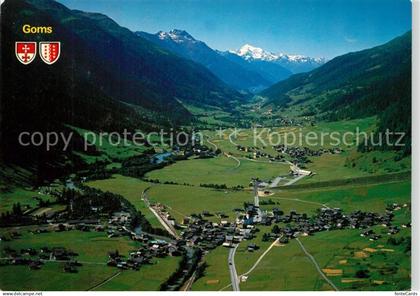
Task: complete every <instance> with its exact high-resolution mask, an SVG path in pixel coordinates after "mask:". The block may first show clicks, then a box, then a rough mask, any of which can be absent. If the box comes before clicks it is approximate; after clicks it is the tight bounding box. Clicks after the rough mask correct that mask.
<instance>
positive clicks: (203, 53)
mask: <svg viewBox="0 0 420 296" xmlns="http://www.w3.org/2000/svg"><path fill="white" fill-rule="evenodd" d="M136 34H137V35H138V36H140V37H143V38H145V39H147V40H149V41H151V42H153V43H154V44H156V45H158V46H160V47H162V48H164V49H167V50H169V51H171V52H173V53H175V54H178V55H179V56H181V57H184V58H187V59H190V60H192V61H194V62H196V63H199V64H201V65H203V66H205V67H206V68H207V69H209V70H210V71H211V72H212V73H213V74H215V75H216V76H217V77H218V78H220V79H221V80H223V81H224V82H225V83H226V84H228V85H230V86H231V87H233V88H235V89H237V90H241V91H250V92H257V91H260V90H262V89H264V88H267V87H269V86H270V85H272V84H274V83H276V82H279V81H281V80H283V79H286V78H288V77H289V76H291V75H292V74H294V73H300V72H305V71H309V70H312V69H314V68H315V67H318V66H320V65H322V64H323V63H324V62H325V60H324V59H315V58H310V57H305V56H301V55H286V54H277V55H275V54H272V53H270V52H267V51H264V50H263V49H261V48H257V47H253V46H251V45H248V44H247V45H244V46H243V47H241V48H240V49H239V50H237V51H218V50H214V49H212V48H210V47H209V46H208V45H207V44H206V43H205V42H203V41H200V40H197V39H195V38H194V37H193V36H191V35H190V34H189V33H188V32H186V31H184V30H178V29H174V30H171V31H169V32H163V31H159V32H157V33H156V34H150V33H147V32H140V31H139V32H136Z"/></svg>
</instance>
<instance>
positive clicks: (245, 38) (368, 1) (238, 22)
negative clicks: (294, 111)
mask: <svg viewBox="0 0 420 296" xmlns="http://www.w3.org/2000/svg"><path fill="white" fill-rule="evenodd" d="M59 2H61V3H63V4H64V5H66V6H68V7H69V8H73V9H80V10H85V11H90V12H101V13H104V14H106V15H108V16H109V17H111V18H112V19H114V20H115V21H116V22H117V23H119V24H120V25H122V26H124V27H127V28H129V29H130V30H133V31H146V32H149V33H156V32H157V31H159V30H163V31H169V30H171V29H173V28H177V29H183V30H186V31H188V32H189V33H190V34H191V35H193V36H194V37H195V38H196V39H200V40H202V41H205V42H206V43H207V44H208V45H209V46H210V47H212V48H215V49H219V50H226V49H237V48H239V47H240V46H242V45H243V44H245V43H249V44H252V45H254V46H258V47H262V48H264V49H266V50H269V51H272V52H284V53H289V54H304V55H309V56H313V57H326V58H332V57H335V56H337V55H341V54H344V53H347V52H350V51H357V50H360V49H365V48H369V47H372V46H375V45H379V44H382V43H385V42H386V41H388V40H390V39H392V38H394V37H396V36H398V35H400V34H402V33H404V32H406V31H408V30H410V29H411V2H410V1H409V0H275V1H273V0H188V1H187V0H59Z"/></svg>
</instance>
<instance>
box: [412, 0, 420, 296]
mask: <svg viewBox="0 0 420 296" xmlns="http://www.w3.org/2000/svg"><path fill="white" fill-rule="evenodd" d="M412 2H413V5H412V20H413V23H412V28H413V30H412V44H413V47H412V78H411V81H412V98H411V102H412V103H411V104H412V109H411V114H412V116H411V118H412V131H413V132H412V175H411V186H412V192H411V201H412V211H411V213H412V214H411V220H412V228H411V233H412V236H411V246H412V248H411V279H412V283H411V289H412V290H414V291H419V290H420V252H419V251H420V250H419V248H420V246H419V242H420V229H419V218H420V217H419V215H420V202H419V198H420V184H419V181H420V139H419V138H420V135H419V131H420V118H419V116H420V101H419V99H420V87H419V84H418V82H419V81H420V56H419V53H420V0H413V1H412ZM416 82H417V83H416Z"/></svg>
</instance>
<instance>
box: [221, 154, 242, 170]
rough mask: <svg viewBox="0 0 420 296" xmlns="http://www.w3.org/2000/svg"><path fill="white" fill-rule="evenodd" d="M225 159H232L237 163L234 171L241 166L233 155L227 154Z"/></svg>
mask: <svg viewBox="0 0 420 296" xmlns="http://www.w3.org/2000/svg"><path fill="white" fill-rule="evenodd" d="M225 155H226V157H227V158H232V159H233V160H235V161H236V162H237V164H236V167H235V169H237V168H239V167H240V166H241V161H240V160H239V159H237V158H236V157H235V156H233V155H229V154H225Z"/></svg>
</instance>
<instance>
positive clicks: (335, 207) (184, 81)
mask: <svg viewBox="0 0 420 296" xmlns="http://www.w3.org/2000/svg"><path fill="white" fill-rule="evenodd" d="M111 2H112V1H109V3H111ZM181 2H182V1H180V5H181V4H182V3H181ZM138 5H142V2H141V1H140V2H139V4H138ZM256 5H257V4H256ZM1 14H2V17H1V45H2V51H1V65H2V75H1V80H2V83H1V87H2V89H1V105H0V107H1V108H0V112H1V117H0V119H1V120H0V124H1V133H0V213H1V218H0V289H1V290H5V291H20V290H22V291H25V290H30V291H44V290H45V291H63V290H69V291H157V290H161V291H222V290H225V291H330V290H336V291H372V290H375V291H397V290H398V291H401V290H408V289H410V288H411V66H412V65H411V31H408V32H406V33H404V34H402V35H401V36H394V38H393V39H392V40H388V42H386V43H384V44H379V45H377V46H375V47H372V48H366V49H363V50H360V51H353V52H349V53H346V54H343V55H340V56H337V57H334V58H332V59H329V60H327V59H325V58H322V57H309V56H304V55H300V54H286V53H280V52H281V51H282V49H281V48H279V49H278V52H279V53H273V52H270V51H268V50H264V49H262V48H259V47H256V46H253V45H250V44H253V43H254V42H253V40H249V41H248V42H249V43H250V44H245V45H243V46H242V47H240V48H239V49H226V50H217V49H213V48H211V47H210V46H208V45H207V44H206V42H205V40H204V39H206V38H205V37H202V38H203V41H201V40H198V39H197V38H200V39H201V37H200V36H194V37H193V36H192V35H191V34H190V33H188V32H187V31H185V30H181V29H172V30H170V31H169V32H165V31H159V32H157V33H154V32H152V33H150V32H145V29H144V28H141V27H139V28H136V30H137V31H132V30H129V29H127V28H125V27H123V26H121V25H119V24H118V23H117V22H116V21H114V20H113V19H111V18H110V17H108V16H106V15H104V14H101V13H96V12H85V11H81V10H74V9H70V8H68V7H66V6H64V5H63V4H61V3H60V2H59V1H58V2H57V1H53V0H5V1H4V2H3V3H2V4H1ZM25 24H30V25H31V26H32V27H42V26H46V24H47V25H48V26H50V27H51V28H52V32H51V34H42V33H35V34H25V33H24V32H23V31H22V27H23V26H24V25H25ZM216 28H217V26H216ZM276 37H277V36H276V35H275V34H273V38H276ZM17 41H19V42H38V43H39V42H42V41H59V42H60V44H61V54H60V57H59V59H58V61H57V62H55V63H54V64H51V65H48V64H46V63H44V62H43V61H42V59H41V58H40V57H39V56H38V57H36V58H35V59H34V61H33V62H31V63H30V64H27V65H24V64H22V63H21V62H19V60H18V58H17V56H16V52H15V43H16V42H17ZM209 44H211V43H209ZM240 44H242V43H240ZM390 131H391V132H392V133H391V134H390ZM140 134H141V135H147V136H142V137H138V135H140ZM314 134H315V135H324V136H322V140H320V141H318V142H316V143H315V144H311V143H309V141H308V142H305V143H302V142H299V143H298V142H293V143H292V144H290V142H288V141H289V140H291V139H293V138H294V139H295V140H296V139H302V138H313V135H314ZM326 134H327V136H325V135H326ZM348 134H352V135H353V137H350V136H348ZM120 135H124V139H121V138H120ZM328 135H338V136H343V138H342V140H343V141H338V140H337V138H335V137H328ZM364 136H366V137H364ZM282 137H283V140H284V142H273V141H274V140H276V139H279V138H282ZM317 139H319V138H317ZM388 140H389V141H391V142H392V144H391V145H379V144H378V143H379V142H380V143H386V142H387V141H388ZM312 142H313V141H312Z"/></svg>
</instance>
